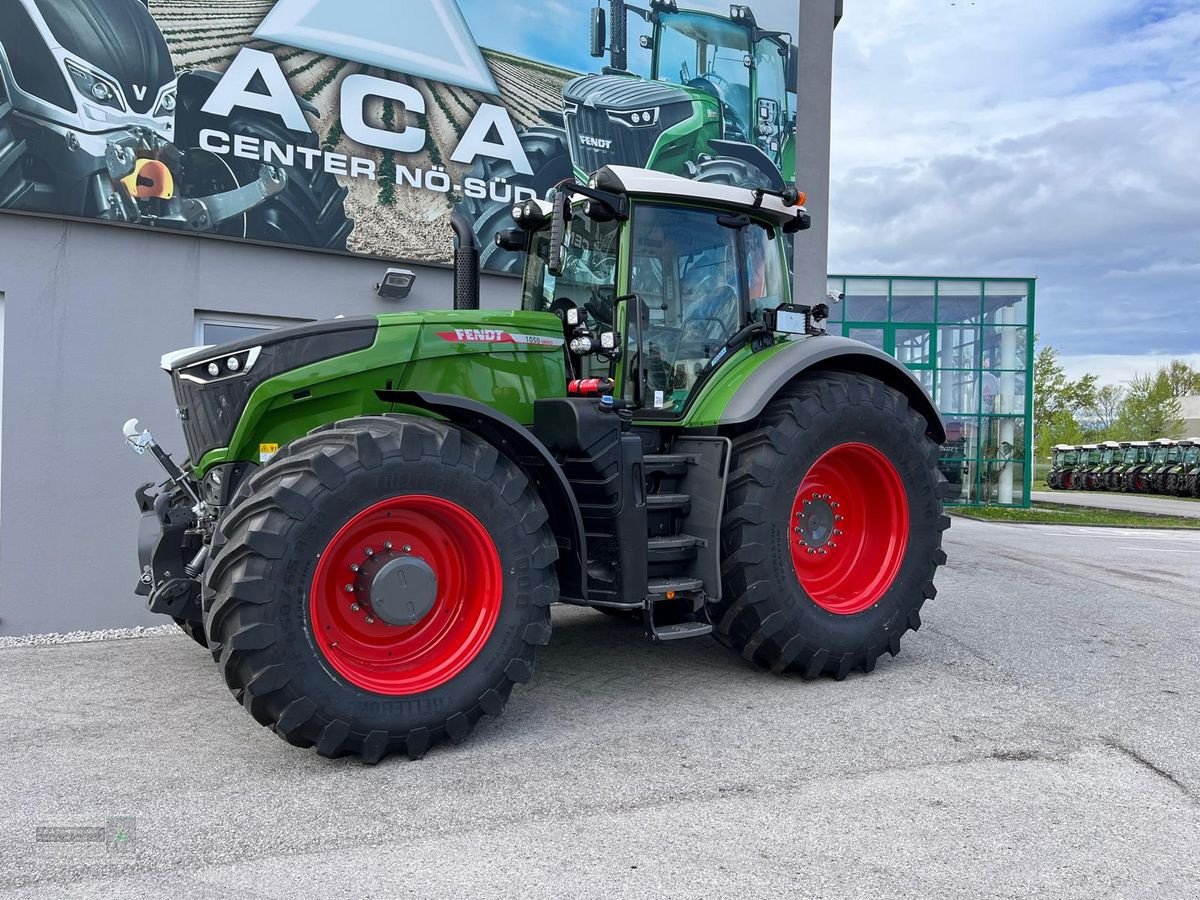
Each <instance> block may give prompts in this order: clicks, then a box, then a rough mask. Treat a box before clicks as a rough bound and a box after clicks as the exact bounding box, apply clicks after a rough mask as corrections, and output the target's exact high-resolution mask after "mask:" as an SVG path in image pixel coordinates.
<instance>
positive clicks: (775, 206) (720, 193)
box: [607, 166, 805, 225]
mask: <svg viewBox="0 0 1200 900" xmlns="http://www.w3.org/2000/svg"><path fill="white" fill-rule="evenodd" d="M607 168H608V170H609V171H610V172H612V173H613V174H614V175H616V176H617V178H619V179H620V181H621V184H623V185H624V186H625V190H626V191H627V192H629V193H630V194H634V195H637V196H660V197H671V198H678V199H685V200H699V201H702V202H703V201H705V200H708V201H712V202H714V203H724V204H727V205H733V206H740V207H743V208H745V210H746V211H747V212H755V211H756V210H755V209H754V191H753V190H752V189H750V188H741V187H730V186H729V185H727V184H710V183H708V182H704V181H692V180H691V179H690V178H682V177H680V176H679V175H668V174H667V173H665V172H651V171H649V170H647V169H635V168H633V167H632V166H608V167H607ZM757 211H758V212H762V213H766V214H767V218H770V219H774V220H775V221H776V223H778V224H780V225H784V224H786V223H788V222H790V221H791V220H792V219H794V218H796V215H797V214H798V213H802V212H805V209H804V207H803V206H784V205H783V200H781V199H780V198H779V197H774V196H772V195H770V194H766V195H764V196H763V200H762V205H761V206H760V207H758V210H757Z"/></svg>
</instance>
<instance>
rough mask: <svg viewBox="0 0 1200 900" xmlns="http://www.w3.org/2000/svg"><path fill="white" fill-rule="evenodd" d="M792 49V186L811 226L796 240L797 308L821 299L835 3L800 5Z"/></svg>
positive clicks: (817, 0)
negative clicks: (804, 198) (795, 73)
mask: <svg viewBox="0 0 1200 900" xmlns="http://www.w3.org/2000/svg"><path fill="white" fill-rule="evenodd" d="M799 7H800V24H799V30H798V31H797V32H796V46H797V47H798V48H799V51H800V65H799V70H800V71H799V81H800V85H799V88H798V90H797V93H796V109H797V113H798V125H797V127H796V186H797V187H798V188H799V189H800V190H802V191H804V192H805V193H807V194H808V211H809V213H810V214H811V215H812V220H813V225H812V228H810V229H809V230H808V231H802V232H800V234H798V235H796V269H795V286H794V290H793V295H794V296H795V298H796V302H797V303H810V304H811V303H820V302H821V301H822V299H823V298H824V297H825V276H826V273H827V272H828V262H829V130H830V116H831V96H832V92H833V91H832V89H833V35H834V26H835V23H836V22H837V20H838V18H839V17H840V16H841V13H842V2H841V0H800V2H799Z"/></svg>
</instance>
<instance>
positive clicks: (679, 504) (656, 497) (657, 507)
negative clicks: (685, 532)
mask: <svg viewBox="0 0 1200 900" xmlns="http://www.w3.org/2000/svg"><path fill="white" fill-rule="evenodd" d="M646 508H647V509H649V510H650V511H651V512H662V511H666V510H676V511H678V512H680V513H683V514H684V515H687V513H688V511H689V510H691V508H692V498H691V497H690V496H689V495H688V494H647V495H646Z"/></svg>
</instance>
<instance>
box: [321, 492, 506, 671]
mask: <svg viewBox="0 0 1200 900" xmlns="http://www.w3.org/2000/svg"><path fill="white" fill-rule="evenodd" d="M368 551H370V552H368ZM401 556H411V557H414V558H416V559H418V560H423V561H424V564H425V565H427V566H428V568H429V569H431V570H432V572H433V575H434V576H435V577H436V579H437V588H436V596H435V597H434V599H433V602H432V607H431V608H430V609H429V611H428V612H427V613H426V614H425V615H424V617H423V618H421V619H420V620H419V621H417V622H416V623H415V624H412V625H393V624H389V623H388V622H386V621H384V620H383V619H382V618H381V617H380V615H378V614H377V613H376V612H375V611H374V609H373V607H372V606H371V602H372V598H371V596H370V594H371V588H372V584H373V582H372V575H373V574H378V572H379V570H380V568H381V567H382V566H383V565H386V564H387V562H389V561H390V560H393V559H397V558H399V557H401ZM348 588H349V589H348ZM503 593H504V586H503V581H502V574H501V569H500V554H499V553H498V552H497V550H496V545H495V543H494V542H493V541H492V538H491V536H490V535H489V534H488V533H487V529H486V528H484V527H483V525H482V524H481V523H480V521H479V520H478V519H477V518H475V516H473V515H472V514H471V513H470V512H469V511H467V510H466V509H464V508H463V507H461V506H459V505H458V504H457V503H453V502H451V501H449V500H445V499H443V498H441V497H430V496H426V495H423V494H409V495H405V496H401V497H393V498H391V499H389V500H384V501H382V502H380V503H376V504H374V505H373V506H370V507H368V508H367V509H364V510H363V511H362V512H360V513H359V514H358V515H356V516H355V517H354V518H353V519H351V520H350V521H349V522H347V523H346V524H345V525H343V526H342V528H341V529H340V530H339V531H338V533H337V534H335V535H334V536H333V540H331V541H330V542H329V545H328V546H327V547H326V548H325V551H324V552H323V553H322V554H321V558H320V561H319V562H318V563H317V570H316V572H315V573H313V580H312V587H311V590H310V591H309V614H310V616H311V621H312V625H313V633H314V636H315V639H316V643H317V646H318V647H319V648H320V650H321V653H322V654H323V655H324V657H325V659H326V660H327V661H328V662H329V664H330V665H331V666H332V667H333V668H334V670H335V671H337V673H338V674H339V675H341V676H342V677H343V678H345V679H346V680H347V681H349V682H350V683H352V684H354V685H357V686H358V687H360V688H364V689H366V690H368V691H373V692H375V693H377V694H391V695H398V694H417V693H421V692H423V691H428V690H432V689H433V688H436V687H438V686H439V685H442V684H445V683H446V682H447V681H449V680H450V679H451V678H453V677H454V676H455V675H457V674H458V673H459V672H461V671H462V670H463V669H465V668H466V667H467V666H468V665H469V664H470V663H471V660H473V659H474V658H475V657H476V656H477V655H479V651H480V650H482V649H483V647H484V645H485V644H486V643H487V641H488V638H489V637H490V636H491V633H492V629H493V628H494V627H495V625H496V618H497V617H498V616H499V614H500V602H501V598H502V596H503Z"/></svg>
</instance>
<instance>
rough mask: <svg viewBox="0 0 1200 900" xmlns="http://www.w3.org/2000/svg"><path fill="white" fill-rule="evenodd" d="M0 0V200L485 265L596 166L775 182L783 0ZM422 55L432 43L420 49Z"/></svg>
mask: <svg viewBox="0 0 1200 900" xmlns="http://www.w3.org/2000/svg"><path fill="white" fill-rule="evenodd" d="M513 12H514V15H513V17H512V18H514V19H515V20H519V21H520V22H525V23H539V22H540V23H543V26H544V24H545V23H551V25H552V27H543V26H539V27H536V28H535V27H528V28H516V27H514V26H513V25H512V24H511V23H508V22H497V21H496V16H495V13H494V8H492V7H491V6H490V4H488V3H485V2H483V0H416V2H407V3H404V4H395V3H389V2H383V0H354V2H349V3H347V2H345V0H278V2H263V0H149V2H146V0H0V22H3V25H4V27H3V29H2V30H0V210H18V211H22V212H32V213H42V214H46V215H54V216H69V217H76V218H85V219H94V220H101V221H111V222H119V223H125V224H133V225H139V226H145V227H149V228H157V229H161V230H169V231H176V232H187V233H192V234H203V235H219V236H223V237H227V238H237V239H246V240H250V241H257V242H266V243H272V244H281V245H288V246H296V247H309V248H318V249H324V250H333V251H340V252H349V253H356V254H364V255H369V256H378V257H385V258H389V259H396V260H405V261H412V262H416V263H432V264H449V263H450V261H451V259H452V255H453V248H452V242H451V240H450V239H449V238H448V237H447V235H449V234H450V229H449V222H450V216H451V214H452V212H455V211H457V212H459V213H461V214H463V215H465V216H466V218H467V220H468V221H470V222H471V223H472V226H473V229H474V231H475V234H476V235H477V236H478V237H479V240H480V244H481V245H482V246H483V248H484V250H483V260H482V263H483V267H484V268H485V269H487V270H491V271H509V272H516V271H519V269H520V267H521V265H522V261H523V254H522V253H520V252H518V251H513V250H507V249H504V248H502V247H500V246H499V245H497V244H496V242H495V241H494V237H495V235H496V233H497V232H498V231H501V230H503V229H505V228H508V227H511V225H512V221H511V218H510V211H511V209H512V206H513V204H514V203H515V202H520V201H522V200H526V199H530V198H533V197H544V196H545V194H546V192H547V191H548V190H550V189H551V188H553V187H554V186H555V185H557V184H558V183H560V182H562V181H563V180H565V179H569V178H577V179H584V180H586V177H587V175H588V174H589V173H591V172H595V171H596V170H598V169H600V168H602V167H603V166H605V165H629V166H638V167H643V168H647V169H651V170H654V171H660V172H664V173H668V174H672V175H679V176H682V177H685V178H690V179H694V180H697V181H704V182H712V183H718V184H735V185H748V186H764V187H769V188H771V189H774V190H779V189H782V188H783V187H784V185H785V184H790V183H791V182H792V180H793V178H794V154H795V143H794V138H795V128H796V112H795V110H796V96H795V93H794V91H795V86H796V68H797V60H796V48H795V46H794V44H793V42H792V34H791V29H792V28H794V24H793V21H792V20H793V19H795V7H794V4H792V3H789V2H786V0H759V2H757V3H754V4H752V5H743V4H732V5H731V4H728V3H716V2H713V0H689V2H687V3H686V4H683V5H681V4H680V3H678V2H676V0H650V2H648V3H646V5H644V6H643V5H635V4H633V3H627V2H625V0H599V2H597V3H596V4H595V5H592V4H591V3H583V2H580V3H571V4H566V5H565V6H564V5H563V4H560V3H552V2H549V0H524V2H521V3H518V4H516V6H515V7H514V10H513ZM431 48H432V49H431Z"/></svg>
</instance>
